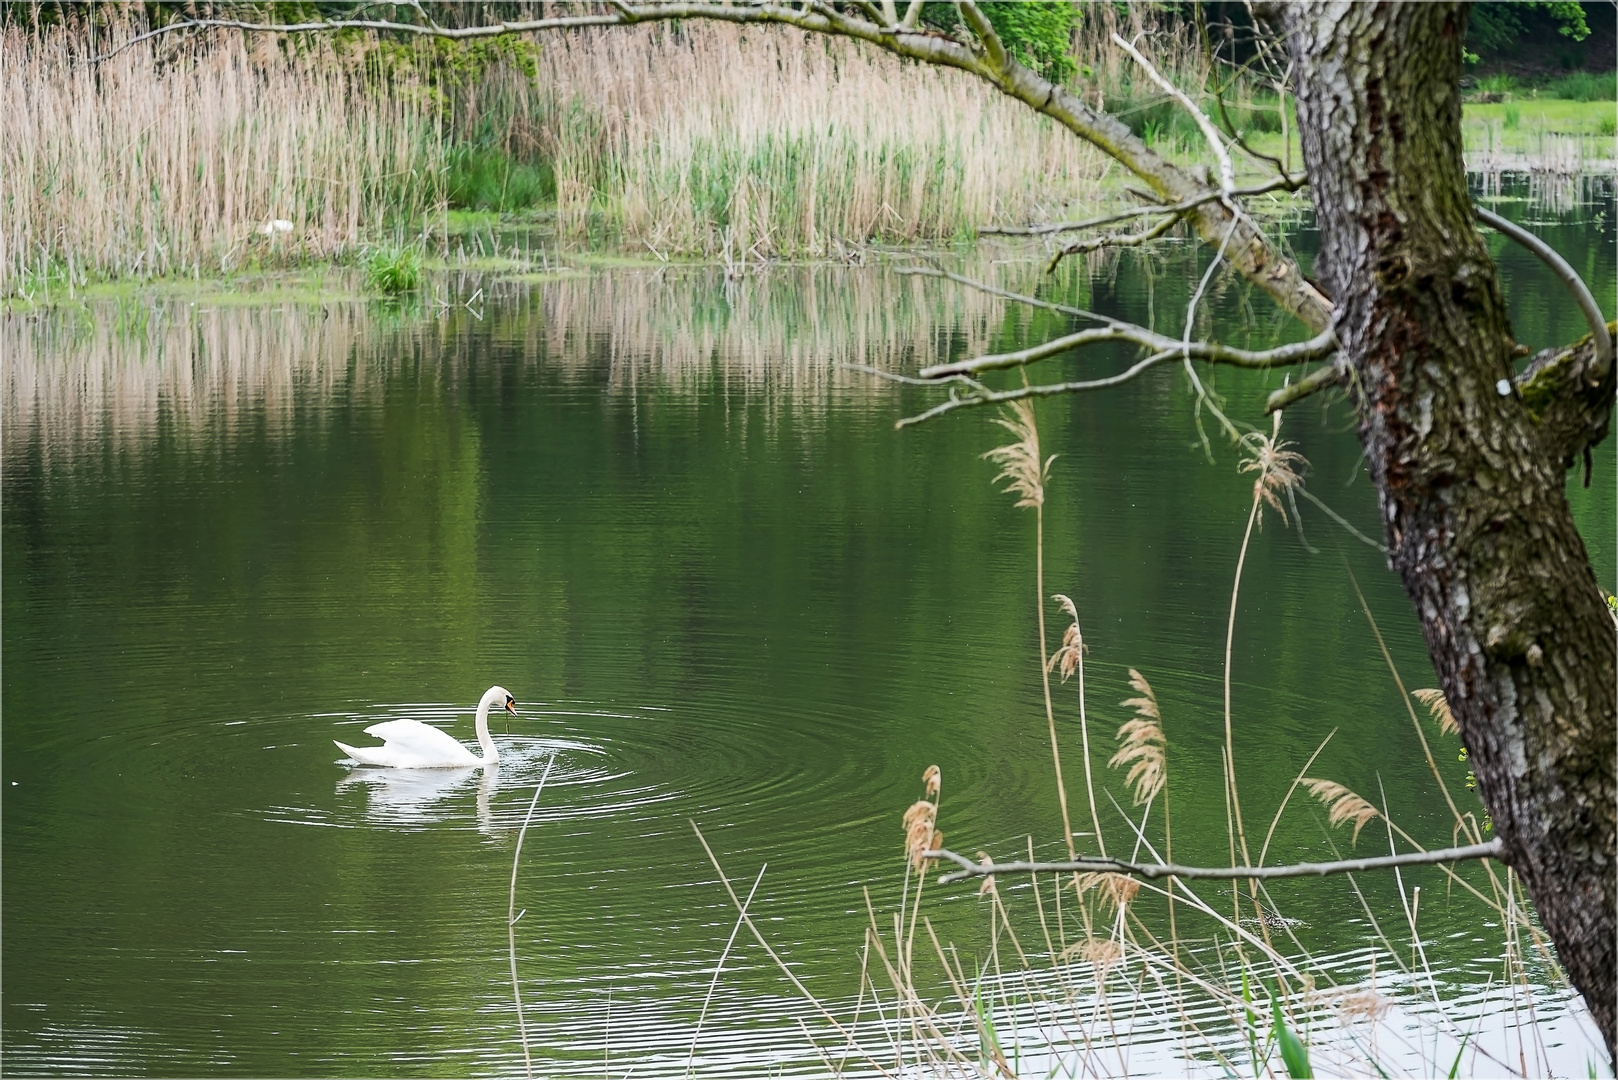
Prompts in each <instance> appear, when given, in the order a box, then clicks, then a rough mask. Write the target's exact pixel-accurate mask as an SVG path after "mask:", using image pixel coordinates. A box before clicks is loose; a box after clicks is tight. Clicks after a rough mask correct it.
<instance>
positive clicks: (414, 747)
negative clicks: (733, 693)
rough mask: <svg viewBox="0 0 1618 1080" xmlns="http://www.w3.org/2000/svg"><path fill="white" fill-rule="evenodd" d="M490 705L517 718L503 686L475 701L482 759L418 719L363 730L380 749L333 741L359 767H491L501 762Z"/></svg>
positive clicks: (453, 739) (454, 739)
mask: <svg viewBox="0 0 1618 1080" xmlns="http://www.w3.org/2000/svg"><path fill="white" fill-rule="evenodd" d="M492 705H501V706H504V707H505V709H506V711H507V712H509V713H511V715H512V716H516V715H517V703H516V702H515V701H513V700H512V699H511V695H510V694H508V693H507V692H506V689H505V687H503V686H491V687H489V690H488V692H487V693H486V694H484V695H483V700H482V701H480V702H478V723H477V730H478V745H479V746H481V747H482V748H483V756H482V757H478V756H477V755H476V754H474V753H472V751H470V750H468V749H467V748H466V747H464V746H462V745H461V742H460V740H459V739H457V738H455V736H453V735H451V734H449V733H448V732H446V731H443V730H440V729H439V728H435V727H433V726H432V725H431V724H424V723H422V722H421V721H420V720H388V721H386V722H384V723H381V724H372V725H371V726H370V727H368V728H366V729H365V734H367V735H375V736H376V737H377V738H379V739H381V740H382V743H383V745H381V746H349V745H348V744H347V743H341V742H337V740H336V739H333V740H332V742H334V743H337V748H338V749H339V750H341V751H342V752H343V753H345V754H347V755H348V756H349V757H351V758H353V759H354V760H355V761H357V762H359V763H360V764H361V765H381V766H384V767H386V768H390V769H460V768H465V767H466V766H468V765H493V764H495V763H496V762H498V761H499V760H500V752H499V751H498V750H496V749H495V745H494V740H493V739H492V738H490V737H489V707H490V706H492Z"/></svg>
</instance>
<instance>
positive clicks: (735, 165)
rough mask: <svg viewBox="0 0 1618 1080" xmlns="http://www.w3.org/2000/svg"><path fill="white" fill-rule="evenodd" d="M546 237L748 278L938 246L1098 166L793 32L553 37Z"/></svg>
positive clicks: (1057, 140) (959, 82) (995, 104)
mask: <svg viewBox="0 0 1618 1080" xmlns="http://www.w3.org/2000/svg"><path fill="white" fill-rule="evenodd" d="M538 67H539V71H538V77H537V79H536V81H535V84H534V93H535V95H536V98H537V101H536V102H535V105H536V107H537V109H538V111H539V114H540V116H541V117H542V119H541V121H540V124H539V127H540V129H541V131H542V132H543V138H544V140H545V142H546V146H545V152H546V156H547V157H548V158H549V159H550V160H551V162H552V163H553V168H554V170H555V180H556V198H557V212H558V220H559V222H560V224H561V226H562V228H564V229H565V230H567V231H569V232H570V233H572V234H574V235H580V234H583V233H585V232H586V231H588V230H589V229H591V228H602V229H605V230H607V231H609V232H616V233H618V234H620V235H621V236H622V237H623V238H624V239H625V240H627V241H629V242H630V243H632V244H634V245H636V246H643V247H644V248H647V249H650V250H651V251H653V252H655V253H657V254H660V255H667V254H670V253H684V254H697V255H702V256H707V257H725V258H727V259H729V260H732V261H735V262H746V261H751V260H757V259H761V258H766V257H770V256H777V255H796V256H814V257H823V256H836V255H839V254H841V253H843V252H844V250H845V249H846V248H847V247H849V246H855V245H861V244H868V243H892V244H913V243H933V242H938V241H944V240H949V239H951V238H954V237H957V236H967V235H970V234H971V232H972V230H974V229H975V228H976V227H977V226H979V225H983V224H988V223H992V222H1022V221H1026V220H1028V219H1030V218H1043V217H1046V216H1048V215H1051V214H1056V213H1059V212H1060V211H1061V209H1062V208H1063V207H1064V206H1067V205H1069V204H1073V203H1076V202H1080V201H1082V200H1085V199H1088V198H1092V197H1093V193H1094V191H1095V188H1096V185H1097V184H1098V182H1099V181H1100V179H1101V177H1102V176H1103V175H1104V174H1105V172H1106V165H1105V162H1104V159H1103V158H1102V156H1101V155H1100V154H1099V152H1097V151H1095V150H1093V149H1091V148H1090V147H1089V146H1087V145H1086V144H1083V143H1081V142H1080V141H1079V140H1077V139H1075V138H1074V137H1073V136H1072V135H1071V134H1069V133H1068V132H1066V131H1064V130H1062V129H1059V128H1058V127H1057V126H1056V125H1055V124H1054V123H1052V122H1050V121H1048V120H1046V119H1045V118H1043V117H1039V116H1036V115H1034V114H1033V113H1032V112H1031V111H1030V110H1029V109H1027V108H1026V107H1025V106H1023V105H1020V104H1018V103H1017V102H1014V101H1011V100H1009V99H1007V98H1004V97H1003V96H1001V95H999V94H998V93H996V92H995V91H994V90H992V89H990V88H989V87H988V86H986V85H984V84H983V83H982V82H981V81H979V80H975V79H973V78H971V77H969V76H967V75H964V74H962V73H960V72H956V71H951V70H945V69H939V68H933V67H927V66H923V65H914V64H906V63H904V62H902V61H900V60H898V59H896V58H894V57H891V56H888V55H886V54H884V53H881V52H879V51H877V50H874V49H870V48H867V47H865V46H863V45H860V44H859V43H856V42H847V41H842V40H837V39H825V38H820V37H816V36H813V35H809V34H805V33H803V32H801V31H797V30H793V29H790V28H739V27H732V26H725V25H705V24H695V25H684V26H680V27H672V26H652V27H634V28H625V29H617V28H614V29H608V30H600V31H593V32H589V33H578V34H569V35H559V36H557V37H555V38H554V39H550V40H547V42H546V48H545V49H544V50H543V51H542V52H541V54H540V56H539V60H538Z"/></svg>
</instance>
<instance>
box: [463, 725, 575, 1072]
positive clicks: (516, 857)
mask: <svg viewBox="0 0 1618 1080" xmlns="http://www.w3.org/2000/svg"><path fill="white" fill-rule="evenodd" d="M479 719H480V720H481V717H480V718H479ZM555 764H556V755H554V754H552V755H551V756H550V758H548V759H547V760H546V762H545V772H544V774H543V775H541V776H540V778H539V786H538V787H536V788H535V789H534V797H533V798H532V799H529V800H528V813H527V814H526V815H524V816H523V819H522V828H520V829H518V830H517V845H516V850H514V851H513V852H512V853H511V893H510V895H509V897H508V898H507V901H506V939H507V942H508V945H509V948H510V953H511V1000H512V1001H513V1002H515V1003H516V1005H517V1033H518V1034H519V1035H520V1036H521V1037H522V1064H523V1071H524V1072H525V1073H526V1074H527V1075H528V1078H529V1080H533V1076H534V1060H533V1058H532V1057H531V1056H530V1055H529V1052H528V1024H527V1022H526V1021H525V1020H524V1019H523V1014H522V990H521V989H520V988H519V986H518V984H517V920H518V919H520V918H522V916H521V915H518V914H517V867H518V866H519V865H520V862H521V859H522V842H523V838H524V837H525V836H527V835H528V823H529V822H531V821H533V820H534V807H535V806H537V805H539V793H540V792H542V791H544V790H545V781H546V780H549V779H550V776H551V766H552V765H555ZM524 914H526V910H525V911H524Z"/></svg>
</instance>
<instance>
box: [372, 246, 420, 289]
mask: <svg viewBox="0 0 1618 1080" xmlns="http://www.w3.org/2000/svg"><path fill="white" fill-rule="evenodd" d="M365 283H366V285H368V286H370V287H371V288H373V289H375V290H377V291H378V292H382V293H386V294H387V295H389V296H398V295H400V294H402V293H408V292H414V291H415V289H416V287H417V286H418V285H420V284H421V253H420V252H418V251H417V250H416V249H415V248H412V247H386V248H378V249H377V250H376V251H373V252H372V253H371V256H370V258H368V259H366V260H365Z"/></svg>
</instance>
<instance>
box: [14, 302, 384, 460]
mask: <svg viewBox="0 0 1618 1080" xmlns="http://www.w3.org/2000/svg"><path fill="white" fill-rule="evenodd" d="M127 313H128V312H127V310H126V311H125V312H124V314H127ZM101 314H102V316H103V317H97V316H96V315H95V314H91V315H86V314H85V313H84V312H82V311H81V312H73V311H67V312H59V311H53V312H46V313H44V314H42V315H40V316H38V317H36V318H20V317H15V316H7V317H4V318H0V352H3V353H4V355H5V357H6V363H5V367H4V376H3V378H4V383H3V388H0V395H3V396H0V424H3V445H4V448H5V454H6V456H7V457H8V458H9V457H11V456H12V455H13V454H15V453H16V452H17V450H18V449H19V448H20V447H22V446H26V445H28V444H30V443H33V442H37V443H38V444H39V446H40V451H41V453H42V455H43V456H44V457H45V459H46V460H51V459H53V458H71V457H73V456H74V455H75V454H76V453H78V452H80V451H82V450H87V449H90V448H99V447H100V446H101V445H102V444H103V443H104V442H110V443H111V444H112V445H113V446H116V447H118V448H120V449H133V448H136V447H138V446H140V445H141V444H143V443H145V442H147V441H149V440H150V439H152V438H153V437H154V436H155V435H156V434H157V431H158V425H159V422H160V421H164V422H167V423H169V424H172V425H174V427H175V428H177V429H178V430H180V431H184V432H189V433H201V432H215V433H218V434H223V435H228V434H230V433H232V432H234V431H236V430H237V428H238V426H239V425H240V424H241V423H242V422H244V421H246V420H248V419H249V418H251V420H252V422H253V423H255V424H256V423H258V422H259V417H262V418H263V422H264V423H265V425H266V427H267V428H268V429H269V430H270V431H271V432H279V431H283V430H286V429H289V428H290V427H291V425H292V421H293V418H294V416H295V415H296V414H297V413H298V409H299V405H300V397H302V398H305V399H306V400H307V399H308V398H309V397H312V398H313V400H315V401H325V400H332V399H333V398H334V397H335V395H336V394H337V392H338V391H339V390H340V389H342V388H345V387H348V386H351V385H353V384H354V383H356V382H358V383H361V384H364V383H366V382H369V381H371V379H370V376H369V373H368V371H367V360H366V357H367V353H366V351H365V350H363V349H359V348H357V347H356V346H357V344H358V343H359V342H360V341H362V340H363V339H365V338H366V337H367V336H369V334H368V331H369V326H368V323H369V319H368V318H367V316H366V314H365V311H364V310H363V309H362V308H358V307H355V306H353V305H334V306H332V307H330V308H327V309H325V310H322V309H321V308H317V307H309V306H305V305H300V304H287V305H275V306H266V307H241V308H215V309H211V310H210V309H200V308H197V307H194V306H191V305H187V304H183V303H176V304H162V305H157V306H154V307H151V308H145V309H142V310H141V311H140V323H141V325H139V327H138V328H135V329H133V330H132V329H131V328H129V327H128V326H127V325H126V324H125V323H124V322H123V320H121V319H119V318H118V317H117V316H116V315H115V314H114V313H111V312H107V313H101Z"/></svg>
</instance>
